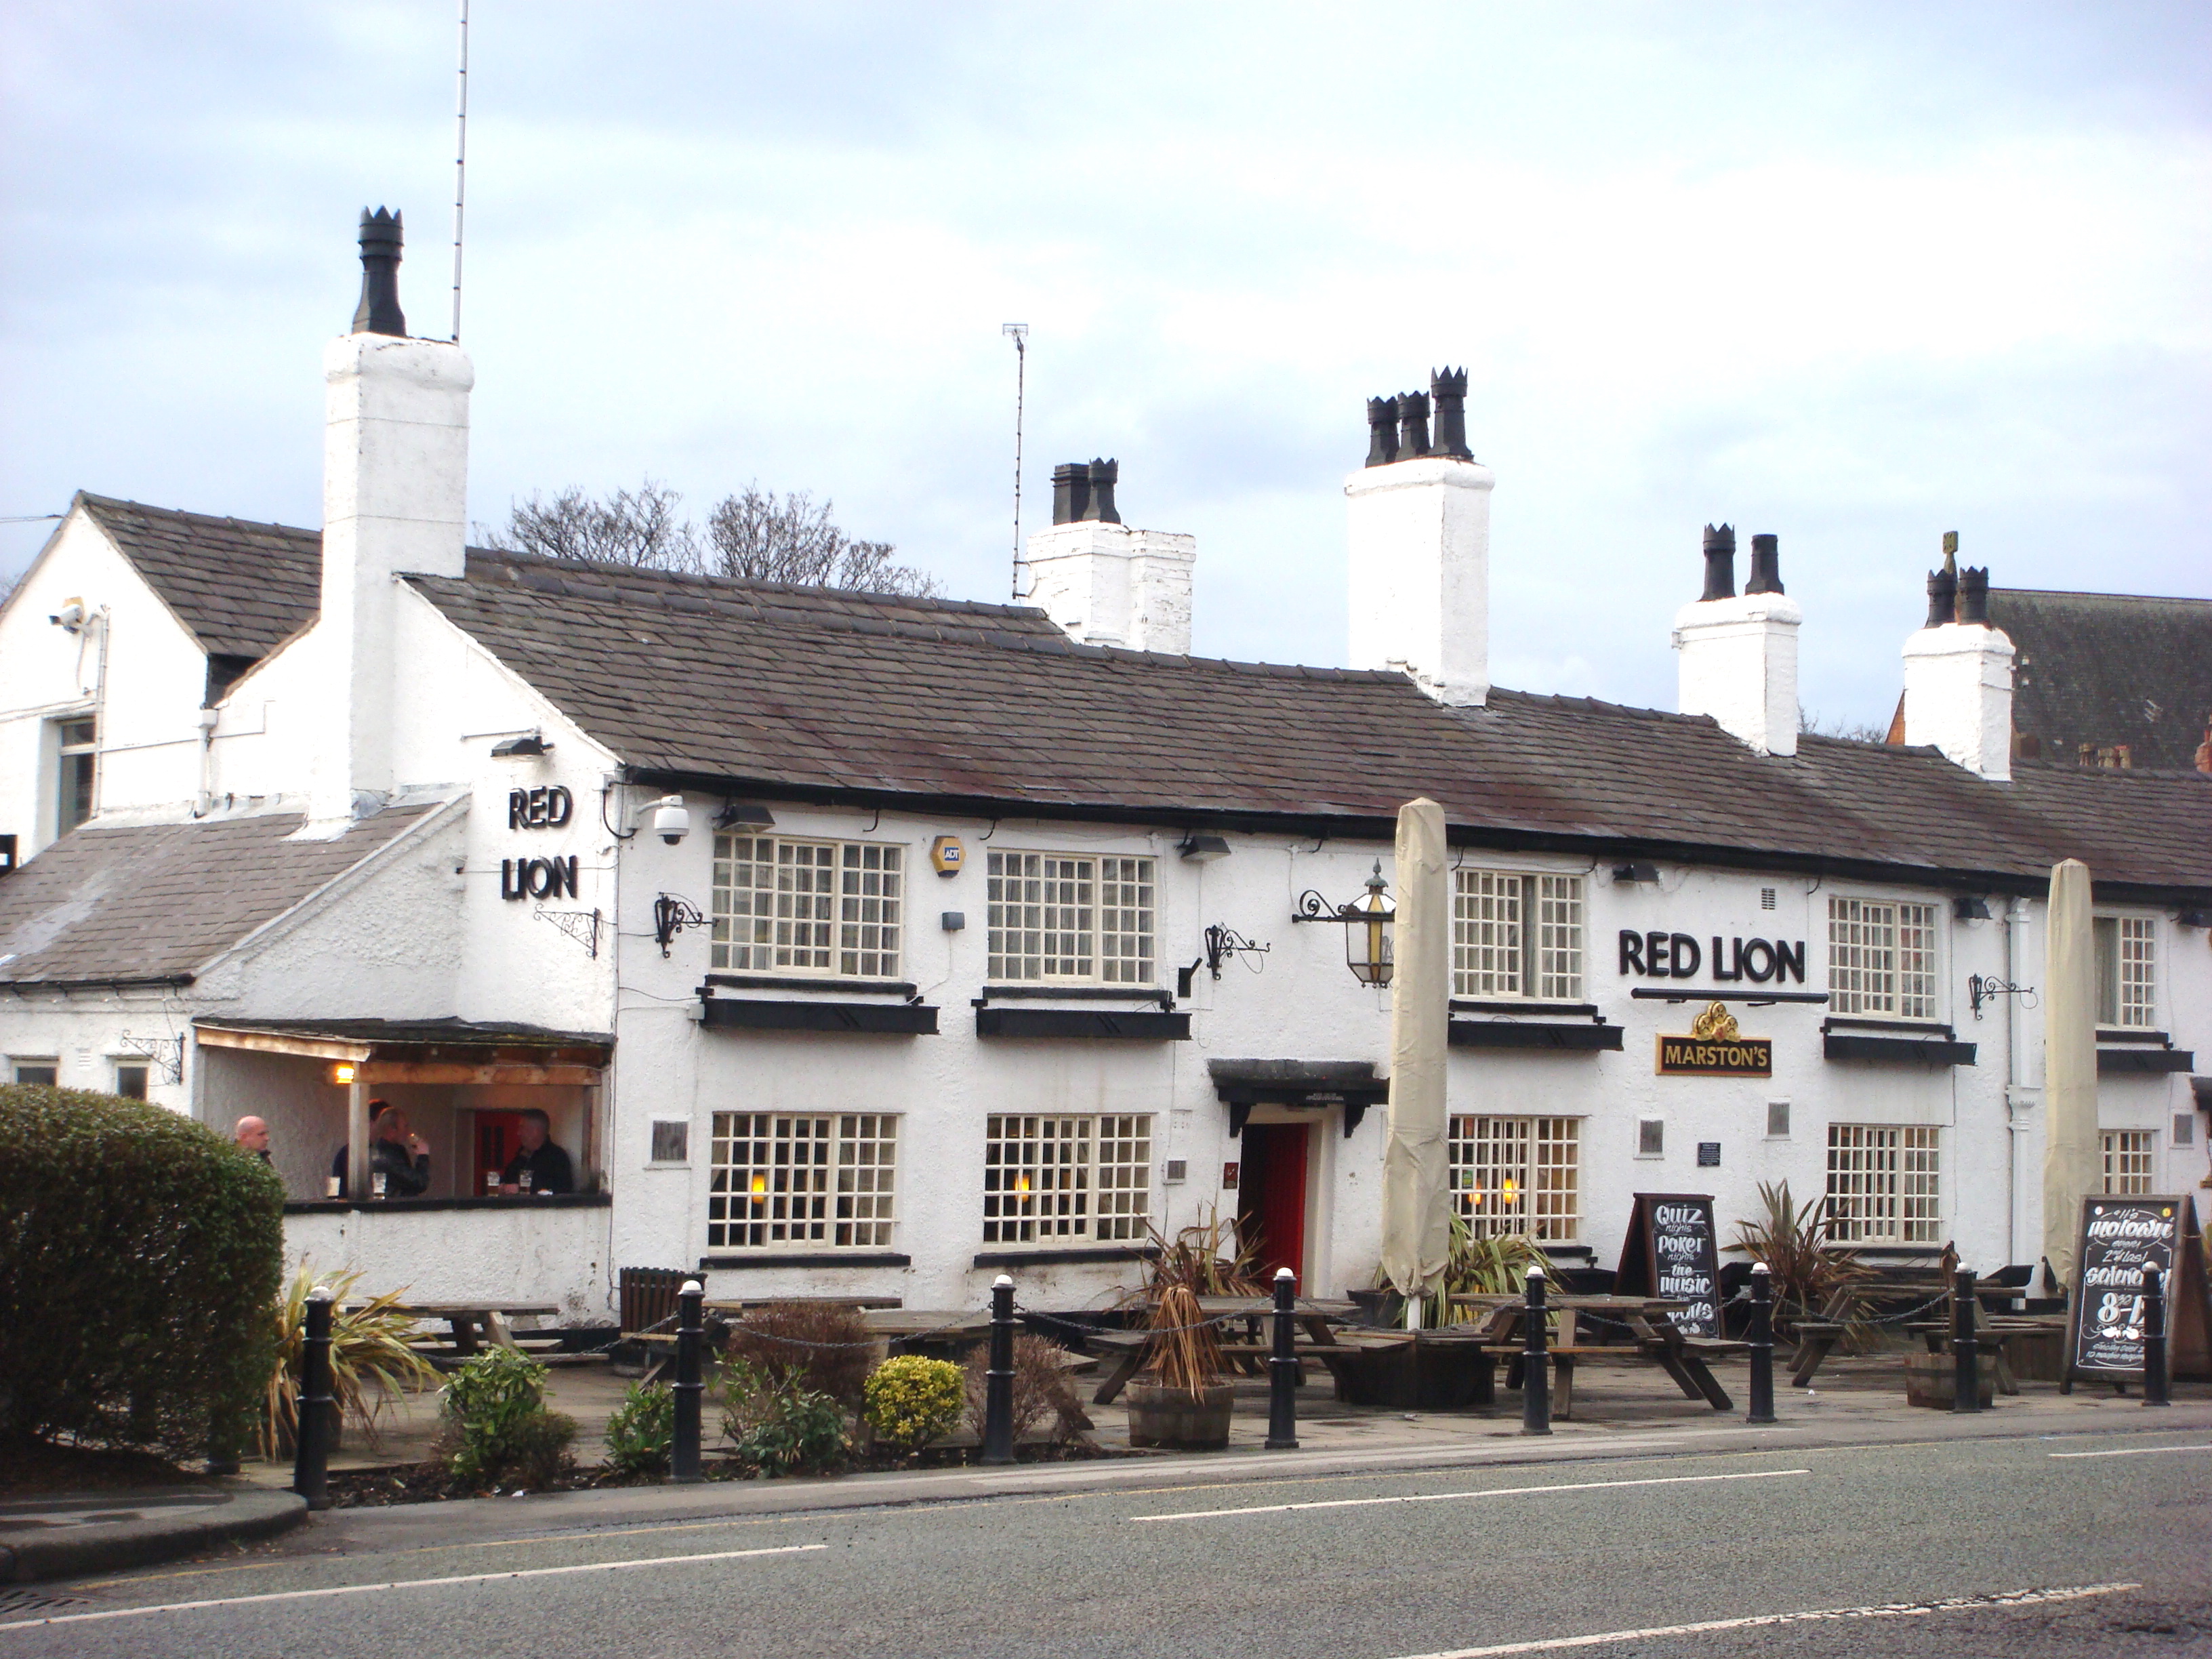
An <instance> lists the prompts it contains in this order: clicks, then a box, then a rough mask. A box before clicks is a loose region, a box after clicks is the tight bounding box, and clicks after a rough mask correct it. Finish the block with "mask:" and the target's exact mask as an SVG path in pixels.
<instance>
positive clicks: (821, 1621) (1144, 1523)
mask: <svg viewBox="0 0 2212 1659" xmlns="http://www.w3.org/2000/svg"><path fill="white" fill-rule="evenodd" d="M2116 1586H2118V1587H2121V1588H2114V1587H2116ZM46 1593H47V1594H49V1595H74V1596H77V1597H80V1598H82V1599H81V1600H80V1601H75V1602H72V1603H70V1604H67V1605H62V1606H55V1607H46V1608H21V1607H18V1608H16V1609H15V1610H12V1611H0V1659H14V1656H15V1655H19V1654H20V1655H69V1656H71V1659H106V1656H111V1655H112V1656H122V1655H161V1656H179V1655H182V1656H190V1659H222V1656H231V1655H257V1656H258V1655H288V1656H307V1655H313V1656H316V1659H325V1656H327V1659H349V1656H356V1655H358V1656H364V1659H367V1656H374V1659H437V1656H446V1655H467V1656H507V1655H516V1656H531V1659H568V1656H579V1659H581V1656H591V1659H605V1656H629V1655H654V1656H661V1655H666V1656H682V1655H693V1654H700V1655H707V1654H713V1655H725V1654H744V1655H746V1656H762V1659H775V1656H783V1655H800V1654H808V1655H811V1654H823V1655H835V1656H837V1659H872V1656H878V1655H882V1656H897V1659H915V1656H928V1659H939V1656H966V1655H1024V1656H1027V1655H1053V1656H1090V1655H1101V1656H1107V1655H1110V1656H1139V1655H1141V1656H1155V1655H1157V1656H1163V1659H1200V1656H1243V1655H1252V1656H1262V1655H1264V1656H1267V1659H1306V1656H1311V1659H1403V1656H1415V1655H1419V1656H1440V1655H1445V1654H1465V1653H1488V1652H1529V1653H1545V1652H1568V1653H1589V1654H1593V1655H1596V1656H1600V1659H1615V1656H1628V1655H1635V1656H1639V1659H1657V1656H1677V1655H1680V1656H1697V1659H1711V1656H1745V1655H1752V1654H1757V1655H1759V1656H1763V1659H1765V1656H1774V1655H1789V1656H1838V1659H1841V1656H1845V1655H1850V1656H1860V1655H1867V1654H1890V1653H1897V1654H1904V1653H1911V1654H1914V1655H1930V1654H1936V1655H1946V1656H1949V1655H1961V1656H1978V1655H1990V1656H2002V1659H2038V1656H2044V1655H2098V1656H2106V1655H2112V1656H2120V1659H2127V1656H2133V1655H2144V1656H2151V1655H2157V1656H2166V1655H2175V1654H2204V1655H2212V1433H2207V1432H2205V1431H2176V1432H2175V1433H2172V1434H2170V1435H2165V1434H2160V1435H2142V1434H2129V1435H2108V1436H2093V1437H2078V1436H2068V1437H2063V1438H2057V1437H2039V1438H2026V1439H2004V1440H1976V1441H1964V1442H1956V1441H1954V1442H1948V1443H1926V1444H1919V1445H1896V1444H1889V1445H1878V1446H1865V1447H1843V1448H1832V1447H1831V1448H1820V1449H1796V1450H1788V1449H1781V1450H1778V1449H1761V1450H1757V1451H1744V1452H1735V1453H1710V1452H1709V1453H1697V1454H1664V1455H1647V1456H1639V1457H1632V1458H1631V1457H1623V1458H1617V1459H1613V1460H1610V1461H1591V1460H1588V1459H1584V1460H1582V1461H1576V1462H1548V1463H1540V1464H1522V1465H1517V1466H1512V1467H1497V1466H1493V1467H1485V1468H1456V1469H1451V1470H1447V1471H1429V1472H1419V1471H1412V1470H1402V1471H1395V1472H1370V1473H1361V1474H1331V1475H1322V1476H1320V1477H1318V1478H1310V1477H1297V1478H1285V1479H1271V1480H1251V1479H1246V1480H1236V1481H1231V1482H1213V1481H1206V1482H1203V1483H1194V1482H1192V1481H1189V1480H1183V1481H1181V1482H1178V1483H1176V1484H1161V1485H1157V1486H1142V1487H1136V1488H1127V1487H1125V1488H1123V1489H1121V1490H1115V1491H1110V1492H1086V1493H1074V1494H1068V1495H1052V1496H1037V1497H1028V1498H995V1499H990V1500H986V1501H979V1502H969V1503H957V1504H928V1505H914V1506H907V1507H901V1508H867V1509H848V1510H840V1511H836V1512H820V1511H817V1512H814V1513H802V1514H793V1515H775V1516H745V1517H742V1518H735V1519H717V1520H707V1521H701V1520H684V1521H682V1522H669V1523H663V1524H649V1525H644V1526H639V1525H635V1524H624V1525H622V1526H620V1527H617V1528H599V1529H595V1530H590V1531H578V1532H574V1533H568V1534H556V1535H551V1536H547V1535H543V1534H538V1535H532V1536H528V1537H512V1538H506V1539H501V1538H484V1539H481V1540H477V1541H467V1542H459V1543H450V1542H449V1543H441V1544H438V1545H436V1546H435V1547H428V1548H423V1547H407V1548H394V1549H390V1550H380V1549H379V1548H377V1547H374V1546H372V1547H369V1548H367V1549H362V1548H360V1547H357V1546H356V1547H355V1548H354V1549H353V1550H352V1551H351V1552H350V1553H346V1554H343V1555H339V1556H318V1555H315V1554H313V1553H295V1554H290V1555H286V1556H281V1557H276V1558H272V1559H255V1560H249V1561H244V1562H238V1563H232V1564H228V1565H218V1566H198V1567H191V1568H185V1569H168V1570H155V1571H149V1572H147V1573H144V1574H141V1575H136V1576H133V1577H127V1578H123V1579H117V1580H109V1581H106V1582H103V1583H99V1584H95V1585H92V1586H89V1587H82V1586H52V1587H46ZM1984 1597H1999V1598H2004V1597H2012V1598H2019V1599H2014V1600H2010V1601H1999V1602H1997V1603H1996V1604H1978V1603H1976V1602H1975V1601H1974V1598H1984ZM1962 1601H1963V1602H1966V1603H1967V1605H1964V1606H1960V1605H1956V1604H1957V1603H1960V1602H1962ZM1807 1614H1818V1615H1823V1616H1819V1617H1802V1616H1800V1615H1807ZM41 1618H44V1619H48V1620H53V1622H49V1623H31V1622H27V1621H29V1620H38V1619H41ZM1715 1621H1720V1623H1719V1626H1718V1627H1712V1628H1704V1629H1689V1630H1685V1629H1682V1628H1681V1627H1682V1626H1712V1625H1714V1624H1715ZM1737 1621H1741V1622H1737ZM1608 1633H1611V1634H1610V1635H1609V1636H1608ZM1576 1638H1580V1639H1576ZM1592 1638H1606V1639H1597V1640H1593V1639H1592ZM1514 1644H1526V1645H1514Z"/></svg>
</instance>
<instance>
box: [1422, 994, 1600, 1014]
mask: <svg viewBox="0 0 2212 1659" xmlns="http://www.w3.org/2000/svg"><path fill="white" fill-rule="evenodd" d="M1451 1011H1452V1012H1454V1013H1455V1014H1543V1015H1554V1016H1558V1017H1559V1018H1568V1017H1571V1016H1574V1015H1582V1016H1583V1017H1585V1018H1590V1019H1595V1018H1598V1012H1597V1004H1595V1002H1539V1001H1538V1000H1535V999H1534V997H1528V998H1522V997H1454V998H1453V999H1452V1000H1451Z"/></svg>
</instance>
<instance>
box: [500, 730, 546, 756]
mask: <svg viewBox="0 0 2212 1659" xmlns="http://www.w3.org/2000/svg"><path fill="white" fill-rule="evenodd" d="M552 746H553V745H552V744H550V743H548V742H546V741H545V734H544V732H524V733H522V735H521V736H520V737H514V738H501V740H500V741H499V742H497V743H495V744H492V746H491V757H492V758H493V759H494V760H506V759H507V758H509V757H512V756H515V755H522V756H530V755H542V754H544V752H545V751H546V750H549V749H550V748H552Z"/></svg>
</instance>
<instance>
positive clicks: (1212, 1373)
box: [1128, 1285, 1237, 1449]
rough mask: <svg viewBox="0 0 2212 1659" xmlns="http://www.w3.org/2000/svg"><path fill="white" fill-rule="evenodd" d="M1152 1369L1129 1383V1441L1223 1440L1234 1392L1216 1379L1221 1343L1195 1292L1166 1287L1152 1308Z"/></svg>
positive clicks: (1201, 1445)
mask: <svg viewBox="0 0 2212 1659" xmlns="http://www.w3.org/2000/svg"><path fill="white" fill-rule="evenodd" d="M1149 1369H1150V1370H1151V1373H1152V1374H1151V1375H1150V1376H1139V1379H1138V1380H1137V1381H1136V1382H1134V1383H1131V1384H1130V1385H1129V1395H1128V1398H1129V1443H1130V1444H1131V1445H1133V1446H1182V1447H1186V1448H1189V1449H1213V1448H1217V1447H1221V1446H1225V1445H1227V1444H1228V1443H1229V1419H1230V1413H1231V1409H1232V1407H1233V1406H1234V1404H1235V1401H1236V1395H1237V1391H1236V1389H1235V1388H1234V1387H1233V1386H1231V1384H1229V1383H1225V1382H1223V1381H1222V1380H1221V1344H1220V1341H1219V1340H1218V1338H1217V1337H1216V1336H1215V1334H1214V1327H1213V1326H1212V1324H1210V1323H1209V1322H1207V1321H1206V1315H1205V1313H1204V1311H1203V1310H1201V1309H1200V1307H1199V1305H1198V1298H1197V1297H1195V1296H1194V1295H1193V1294H1192V1293H1191V1292H1190V1291H1189V1290H1188V1289H1187V1288H1185V1287H1184V1286H1182V1285H1170V1286H1169V1287H1168V1289H1167V1290H1165V1291H1163V1292H1162V1293H1161V1296H1160V1299H1159V1302H1158V1305H1157V1306H1155V1307H1154V1309H1153V1310H1152V1347H1151V1358H1150V1362H1149Z"/></svg>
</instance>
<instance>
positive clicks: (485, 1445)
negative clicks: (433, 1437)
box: [445, 1348, 576, 1486]
mask: <svg viewBox="0 0 2212 1659" xmlns="http://www.w3.org/2000/svg"><path fill="white" fill-rule="evenodd" d="M445 1411H446V1442H447V1445H448V1447H449V1448H450V1450H449V1452H448V1458H447V1461H448V1464H449V1467H451V1468H452V1469H453V1476H454V1478H455V1479H456V1480H462V1481H465V1482H466V1483H467V1484H469V1485H470V1486H506V1485H507V1484H509V1483H510V1482H513V1483H514V1484H516V1485H518V1486H550V1485H551V1484H552V1483H553V1482H554V1481H555V1480H558V1479H559V1478H560V1477H561V1475H562V1474H564V1473H565V1472H566V1471H567V1469H568V1444H569V1443H570V1442H571V1441H573V1440H574V1438H575V1437H576V1423H575V1419H574V1418H569V1417H564V1416H562V1414H561V1413H558V1412H550V1411H548V1410H546V1409H545V1367H544V1365H543V1364H540V1363H539V1362H538V1361H537V1360H535V1359H532V1358H531V1357H530V1356H529V1355H528V1354H526V1353H522V1352H519V1351H518V1350H516V1349H513V1348H493V1349H490V1350H489V1351H487V1352H483V1353H480V1354H478V1355H477V1357H476V1358H473V1359H471V1360H470V1361H469V1362H468V1363H467V1364H465V1365H463V1366H462V1367H461V1368H460V1370H458V1371H456V1372H454V1373H453V1381H452V1382H450V1383H447V1384H446V1405H445Z"/></svg>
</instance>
